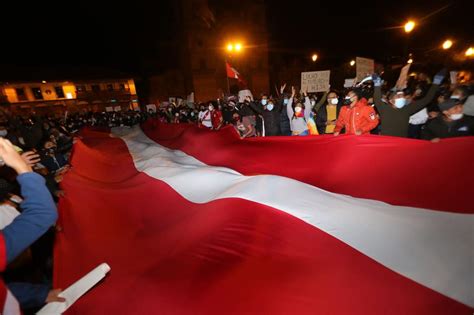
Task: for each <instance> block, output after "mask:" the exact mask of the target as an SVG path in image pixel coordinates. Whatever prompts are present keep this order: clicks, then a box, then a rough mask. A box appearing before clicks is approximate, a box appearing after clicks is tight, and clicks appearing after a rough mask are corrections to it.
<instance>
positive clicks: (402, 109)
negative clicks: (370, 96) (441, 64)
mask: <svg viewBox="0 0 474 315" xmlns="http://www.w3.org/2000/svg"><path fill="white" fill-rule="evenodd" d="M445 75H446V71H441V72H439V73H438V74H437V75H436V76H435V78H434V80H433V85H432V86H431V88H430V89H429V91H428V93H427V95H426V96H425V97H424V98H423V99H421V100H417V101H412V100H411V98H412V96H411V94H410V93H409V92H408V91H407V90H404V91H401V90H400V91H397V92H396V93H393V94H392V95H391V96H390V98H389V101H388V103H384V102H382V89H381V86H382V79H381V78H380V76H379V75H377V74H373V75H372V79H373V82H374V104H375V106H376V107H377V110H378V113H379V115H380V120H381V134H382V135H386V136H395V137H407V136H408V124H409V120H410V116H412V115H413V114H415V113H417V112H419V111H420V110H421V109H423V108H424V107H426V106H427V105H428V104H429V103H430V102H431V101H432V100H433V99H434V97H435V95H436V92H437V90H438V87H439V85H440V84H441V82H442V81H443V79H444V77H445Z"/></svg>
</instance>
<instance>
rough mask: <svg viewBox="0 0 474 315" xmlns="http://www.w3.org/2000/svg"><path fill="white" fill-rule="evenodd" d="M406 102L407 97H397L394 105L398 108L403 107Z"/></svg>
mask: <svg viewBox="0 0 474 315" xmlns="http://www.w3.org/2000/svg"><path fill="white" fill-rule="evenodd" d="M406 104H407V100H406V98H396V99H395V104H394V105H395V107H396V108H402V107H403V106H405V105H406Z"/></svg>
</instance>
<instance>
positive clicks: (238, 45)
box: [234, 43, 242, 52]
mask: <svg viewBox="0 0 474 315" xmlns="http://www.w3.org/2000/svg"><path fill="white" fill-rule="evenodd" d="M234 49H235V51H237V52H239V51H241V50H242V44H241V43H236V44H235V45H234Z"/></svg>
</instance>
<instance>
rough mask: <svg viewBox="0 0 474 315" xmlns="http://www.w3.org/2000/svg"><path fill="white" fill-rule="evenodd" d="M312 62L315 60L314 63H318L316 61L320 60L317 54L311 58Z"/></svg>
mask: <svg viewBox="0 0 474 315" xmlns="http://www.w3.org/2000/svg"><path fill="white" fill-rule="evenodd" d="M311 60H313V62H316V60H318V55H317V54H313V55H312V56H311Z"/></svg>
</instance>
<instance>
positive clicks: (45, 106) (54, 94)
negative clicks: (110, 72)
mask: <svg viewBox="0 0 474 315" xmlns="http://www.w3.org/2000/svg"><path fill="white" fill-rule="evenodd" d="M0 106H2V107H7V108H9V110H10V111H11V112H12V113H16V114H19V115H22V114H29V113H31V112H36V113H37V114H51V113H63V112H65V111H66V110H67V111H69V112H77V111H84V110H86V111H105V110H110V108H113V109H114V110H128V109H137V108H139V104H138V97H137V92H136V89H135V82H134V80H133V79H109V80H107V79H101V80H84V81H54V82H50V81H48V82H46V81H42V82H4V83H0Z"/></svg>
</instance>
